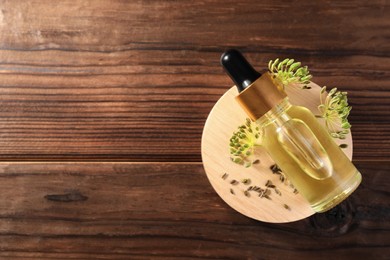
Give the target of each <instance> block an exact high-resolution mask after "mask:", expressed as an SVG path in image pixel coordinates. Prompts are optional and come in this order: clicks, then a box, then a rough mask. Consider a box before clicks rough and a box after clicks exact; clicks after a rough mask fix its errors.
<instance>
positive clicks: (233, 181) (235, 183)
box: [230, 180, 238, 185]
mask: <svg viewBox="0 0 390 260" xmlns="http://www.w3.org/2000/svg"><path fill="white" fill-rule="evenodd" d="M230 184H231V185H237V184H238V181H236V180H232V181H231V182H230Z"/></svg>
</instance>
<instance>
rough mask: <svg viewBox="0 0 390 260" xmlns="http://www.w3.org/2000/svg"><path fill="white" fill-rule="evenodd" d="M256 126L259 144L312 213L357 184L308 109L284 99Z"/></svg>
mask: <svg viewBox="0 0 390 260" xmlns="http://www.w3.org/2000/svg"><path fill="white" fill-rule="evenodd" d="M257 123H258V124H259V125H260V126H261V128H262V130H263V140H262V145H263V146H264V147H265V149H266V150H267V151H268V153H269V154H270V156H271V157H272V158H273V159H274V161H275V162H276V163H277V164H278V166H279V167H280V168H281V169H282V171H283V172H284V173H285V174H286V176H287V177H288V178H289V180H290V181H291V182H292V183H293V184H294V186H295V187H296V188H297V189H298V191H299V192H300V193H301V194H302V195H303V196H304V197H305V198H306V199H307V200H308V202H309V203H310V205H311V207H312V208H313V209H314V210H315V211H316V212H324V211H326V210H328V209H330V208H332V207H333V206H335V205H337V204H338V203H340V202H341V201H342V200H344V199H345V198H346V197H347V196H348V195H349V194H350V193H352V192H353V191H354V190H355V189H356V188H357V186H358V185H359V184H360V182H361V175H360V173H359V172H358V170H357V169H356V168H355V166H354V165H353V164H352V163H351V162H350V160H349V158H348V157H347V156H346V155H345V154H344V152H343V151H342V150H341V149H340V148H339V146H338V145H337V144H336V143H335V142H334V140H333V139H332V137H331V136H330V135H329V133H328V132H327V130H326V129H325V128H324V127H323V126H322V125H321V124H320V123H319V122H318V119H317V118H315V117H314V115H313V114H312V113H311V112H310V111H309V110H308V109H306V108H304V107H299V106H292V105H291V104H290V103H289V102H288V99H287V98H286V99H284V101H283V102H281V103H280V104H279V105H278V106H276V107H275V108H273V109H272V110H271V111H269V112H268V113H266V114H265V115H264V116H262V117H261V118H260V119H258V120H257Z"/></svg>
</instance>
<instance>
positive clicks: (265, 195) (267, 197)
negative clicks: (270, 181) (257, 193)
mask: <svg viewBox="0 0 390 260" xmlns="http://www.w3.org/2000/svg"><path fill="white" fill-rule="evenodd" d="M263 197H264V198H266V199H268V200H272V199H271V197H270V196H268V195H267V194H264V196H263Z"/></svg>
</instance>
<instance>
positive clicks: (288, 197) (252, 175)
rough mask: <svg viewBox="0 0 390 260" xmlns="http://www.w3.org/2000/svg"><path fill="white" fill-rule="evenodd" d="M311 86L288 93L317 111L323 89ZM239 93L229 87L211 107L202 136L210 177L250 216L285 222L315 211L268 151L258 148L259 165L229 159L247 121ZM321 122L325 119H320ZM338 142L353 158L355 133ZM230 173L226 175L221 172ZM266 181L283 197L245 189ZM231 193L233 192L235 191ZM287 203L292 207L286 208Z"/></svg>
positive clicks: (222, 193) (227, 198)
mask: <svg viewBox="0 0 390 260" xmlns="http://www.w3.org/2000/svg"><path fill="white" fill-rule="evenodd" d="M308 86H309V87H311V89H301V88H300V87H290V88H288V89H287V94H288V96H289V98H290V102H291V103H292V104H294V105H301V106H305V107H307V108H309V109H310V110H311V111H312V112H313V113H314V114H318V110H317V106H318V105H319V104H320V90H321V88H320V87H319V86H318V85H316V84H314V83H310V84H309V85H308ZM237 94H238V92H237V90H236V87H235V86H233V87H232V88H231V89H229V90H228V91H227V92H226V93H225V94H224V95H223V96H222V97H221V98H220V99H219V100H218V102H217V103H216V104H215V105H214V107H213V109H212V110H211V112H210V114H209V116H208V118H207V121H206V124H205V126H204V129H203V135H202V160H203V165H204V168H205V171H206V174H207V177H208V179H209V181H210V183H211V185H212V186H213V188H214V189H215V191H216V192H217V193H218V195H219V196H220V197H221V198H222V199H223V200H224V201H225V202H226V203H227V204H228V205H229V206H231V207H232V208H233V209H235V210H236V211H238V212H240V213H241V214H243V215H245V216H248V217H250V218H253V219H256V220H260V221H263V222H271V223H285V222H292V221H297V220H301V219H304V218H306V217H308V216H310V215H312V214H314V211H313V210H312V209H311V207H310V206H309V204H308V202H307V201H306V200H305V199H304V198H303V197H302V196H301V195H300V194H299V193H298V194H294V192H293V189H292V188H291V187H290V186H289V185H286V184H285V183H282V182H281V181H280V180H279V175H277V174H273V173H272V171H271V170H270V166H271V165H273V164H274V162H273V161H272V159H271V158H270V157H269V156H268V155H267V153H266V152H265V151H264V150H262V149H259V150H258V151H257V154H256V158H258V159H260V163H259V164H254V165H252V166H251V167H249V168H245V167H244V166H241V165H238V164H235V163H233V162H232V161H231V159H230V152H229V151H230V149H229V139H230V137H231V135H232V133H233V132H234V131H236V130H237V127H238V126H240V125H242V124H244V123H245V119H246V118H247V115H246V114H245V112H244V111H243V110H242V109H241V107H240V106H239V105H238V103H237V102H236V101H235V99H234V97H235V96H236V95H237ZM319 120H320V122H321V123H324V122H322V121H323V120H322V119H319ZM335 140H336V142H337V143H338V144H342V143H343V144H347V145H348V147H347V148H346V149H343V151H344V152H345V153H346V155H347V156H348V157H349V158H350V159H352V136H351V134H349V135H347V138H346V139H344V140H339V139H335ZM224 173H227V178H225V179H223V178H222V175H223V174H224ZM245 178H248V179H250V180H251V183H250V184H249V185H246V184H243V183H242V182H241V180H242V179H245ZM232 180H237V181H238V182H239V183H238V184H236V185H232V184H231V183H230V182H231V181H232ZM267 180H271V181H272V183H273V184H274V185H276V187H277V189H278V190H279V191H280V192H281V194H282V195H281V196H279V195H278V194H276V193H275V191H274V190H273V189H271V194H270V198H271V200H268V199H266V198H260V197H259V196H258V195H257V193H256V192H253V191H251V192H249V197H248V196H246V195H245V194H244V191H245V190H246V189H247V188H248V187H249V186H250V185H252V186H255V185H256V186H259V187H261V188H265V183H266V182H267ZM232 192H233V193H234V194H232ZM284 205H288V207H289V208H290V209H286V208H285V207H284Z"/></svg>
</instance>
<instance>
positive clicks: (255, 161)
mask: <svg viewBox="0 0 390 260" xmlns="http://www.w3.org/2000/svg"><path fill="white" fill-rule="evenodd" d="M259 163H260V160H259V159H256V160H254V161H253V162H252V164H259Z"/></svg>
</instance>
